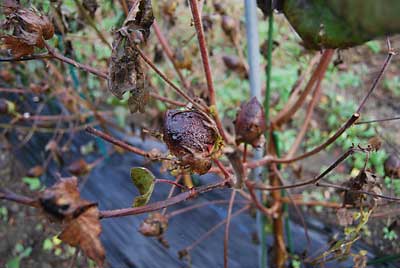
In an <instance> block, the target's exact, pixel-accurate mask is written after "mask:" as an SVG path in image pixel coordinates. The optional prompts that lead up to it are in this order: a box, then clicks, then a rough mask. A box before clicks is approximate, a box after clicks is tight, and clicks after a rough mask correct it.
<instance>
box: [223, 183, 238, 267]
mask: <svg viewBox="0 0 400 268" xmlns="http://www.w3.org/2000/svg"><path fill="white" fill-rule="evenodd" d="M235 196H236V190H233V191H232V194H231V199H230V200H229V207H228V215H227V216H226V225H225V238H224V268H228V249H229V248H228V243H229V226H230V224H231V219H232V208H233V203H234V202H235Z"/></svg>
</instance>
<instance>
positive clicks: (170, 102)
mask: <svg viewBox="0 0 400 268" xmlns="http://www.w3.org/2000/svg"><path fill="white" fill-rule="evenodd" d="M150 96H151V97H153V98H155V99H157V100H159V101H162V102H166V103H169V104H172V105H175V106H180V107H185V106H186V104H185V103H183V102H180V101H176V100H171V99H169V98H166V97H163V96H160V95H158V94H156V93H154V92H150Z"/></svg>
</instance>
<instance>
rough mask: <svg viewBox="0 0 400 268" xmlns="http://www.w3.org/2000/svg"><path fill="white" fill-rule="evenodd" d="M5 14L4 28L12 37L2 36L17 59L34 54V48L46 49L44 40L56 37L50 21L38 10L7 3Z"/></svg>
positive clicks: (11, 2) (12, 2)
mask: <svg viewBox="0 0 400 268" xmlns="http://www.w3.org/2000/svg"><path fill="white" fill-rule="evenodd" d="M5 14H7V17H6V20H5V22H4V23H3V25H2V26H3V27H2V28H3V29H4V30H9V31H11V32H12V35H3V36H1V38H2V42H3V43H4V44H5V46H6V48H8V49H10V50H11V53H12V54H13V55H14V56H15V57H17V58H18V57H22V56H25V55H29V54H32V53H33V50H34V47H39V48H44V40H48V39H50V38H52V37H53V35H54V27H53V25H52V24H51V22H50V20H49V19H48V18H47V17H46V16H44V15H42V14H40V13H39V12H38V11H37V10H36V9H33V8H32V9H25V8H21V7H20V6H19V5H18V4H17V3H16V2H14V1H6V3H5Z"/></svg>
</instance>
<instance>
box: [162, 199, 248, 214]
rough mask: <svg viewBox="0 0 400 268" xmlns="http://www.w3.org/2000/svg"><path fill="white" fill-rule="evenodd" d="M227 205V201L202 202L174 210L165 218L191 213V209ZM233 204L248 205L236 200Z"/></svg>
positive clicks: (245, 201)
mask: <svg viewBox="0 0 400 268" xmlns="http://www.w3.org/2000/svg"><path fill="white" fill-rule="evenodd" d="M228 203H229V200H213V201H207V202H203V203H200V204H195V205H192V206H188V207H184V208H181V209H177V210H174V211H172V212H170V213H168V214H167V215H166V216H167V218H172V217H175V216H177V215H180V214H182V213H186V212H189V211H192V210H193V209H197V208H201V207H204V206H209V205H217V204H228ZM235 203H242V204H248V203H249V201H247V200H238V201H235Z"/></svg>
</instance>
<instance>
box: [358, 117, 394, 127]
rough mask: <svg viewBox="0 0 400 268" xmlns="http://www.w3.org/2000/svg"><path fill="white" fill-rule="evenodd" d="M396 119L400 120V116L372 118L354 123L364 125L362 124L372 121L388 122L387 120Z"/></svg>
mask: <svg viewBox="0 0 400 268" xmlns="http://www.w3.org/2000/svg"><path fill="white" fill-rule="evenodd" d="M395 120H400V116H397V117H389V118H381V119H372V120H368V121H361V122H356V123H354V125H362V124H370V123H377V122H386V121H395Z"/></svg>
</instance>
